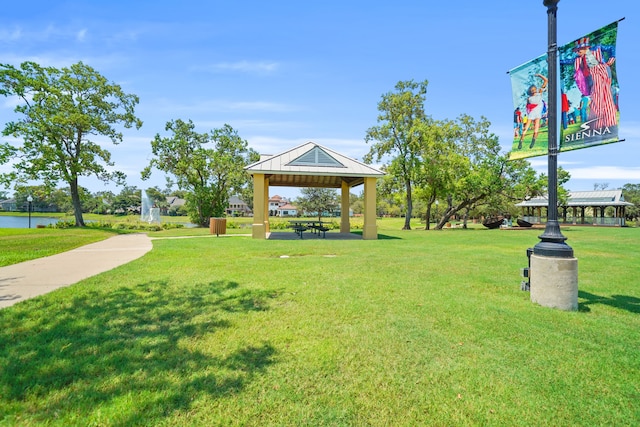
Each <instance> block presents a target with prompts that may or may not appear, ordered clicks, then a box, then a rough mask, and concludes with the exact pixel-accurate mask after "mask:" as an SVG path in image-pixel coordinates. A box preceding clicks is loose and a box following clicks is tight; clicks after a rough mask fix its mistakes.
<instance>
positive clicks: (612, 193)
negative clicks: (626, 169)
mask: <svg viewBox="0 0 640 427" xmlns="http://www.w3.org/2000/svg"><path fill="white" fill-rule="evenodd" d="M548 205H549V199H548V197H547V196H543V197H534V198H532V199H529V200H525V201H523V202H520V203H518V204H516V206H519V207H544V206H548ZM566 206H575V207H580V206H633V203H629V202H625V201H624V197H623V196H622V190H600V191H571V192H569V197H568V200H567V204H566Z"/></svg>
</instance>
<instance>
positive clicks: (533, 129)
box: [509, 54, 549, 160]
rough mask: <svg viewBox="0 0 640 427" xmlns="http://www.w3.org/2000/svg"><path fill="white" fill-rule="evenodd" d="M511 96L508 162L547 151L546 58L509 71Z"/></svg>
mask: <svg viewBox="0 0 640 427" xmlns="http://www.w3.org/2000/svg"><path fill="white" fill-rule="evenodd" d="M509 75H510V76H511V89H512V95H513V108H514V111H513V144H512V147H511V152H510V153H509V160H514V159H524V158H526V157H535V156H543V155H546V154H547V152H548V147H549V145H548V143H549V138H548V128H547V124H548V123H547V121H548V118H547V111H548V109H547V102H548V101H547V96H548V95H547V86H548V83H547V75H548V65H547V55H546V54H545V55H541V56H539V57H537V58H536V59H533V60H531V61H529V62H527V63H525V64H522V65H520V66H519V67H516V68H514V69H513V70H511V71H509Z"/></svg>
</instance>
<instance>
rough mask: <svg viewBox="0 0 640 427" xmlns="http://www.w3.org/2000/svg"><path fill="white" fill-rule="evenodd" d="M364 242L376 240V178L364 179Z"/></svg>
mask: <svg viewBox="0 0 640 427" xmlns="http://www.w3.org/2000/svg"><path fill="white" fill-rule="evenodd" d="M362 238H363V239H364V240H375V239H377V238H378V226H377V225H376V178H370V177H367V178H365V179H364V228H363V230H362Z"/></svg>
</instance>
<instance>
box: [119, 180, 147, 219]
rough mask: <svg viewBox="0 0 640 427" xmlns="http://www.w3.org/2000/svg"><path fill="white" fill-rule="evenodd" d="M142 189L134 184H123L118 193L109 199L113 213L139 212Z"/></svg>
mask: <svg viewBox="0 0 640 427" xmlns="http://www.w3.org/2000/svg"><path fill="white" fill-rule="evenodd" d="M141 196H142V191H141V190H139V189H137V188H136V187H134V186H128V185H127V186H125V187H124V188H123V189H122V190H120V194H118V195H117V196H115V197H114V198H113V200H112V201H111V208H112V209H113V212H114V213H115V214H121V215H126V214H136V213H140V209H141V206H142V200H141Z"/></svg>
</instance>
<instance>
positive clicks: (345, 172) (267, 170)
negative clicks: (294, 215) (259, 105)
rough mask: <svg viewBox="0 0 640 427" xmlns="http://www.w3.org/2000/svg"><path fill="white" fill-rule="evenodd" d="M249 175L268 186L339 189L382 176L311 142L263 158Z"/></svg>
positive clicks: (250, 166) (379, 172) (249, 168)
mask: <svg viewBox="0 0 640 427" xmlns="http://www.w3.org/2000/svg"><path fill="white" fill-rule="evenodd" d="M245 169H246V170H247V171H249V172H250V173H251V174H252V175H253V174H255V173H259V174H264V175H265V176H266V177H267V178H269V186H280V187H323V188H340V187H341V186H342V181H345V182H347V183H348V184H349V187H353V186H356V185H360V184H362V183H363V182H364V178H367V177H382V176H384V172H382V171H380V170H378V169H375V168H372V167H371V166H369V165H365V164H364V163H361V162H359V161H357V160H354V159H351V158H349V157H346V156H343V155H342V154H340V153H338V152H336V151H333V150H331V149H329V148H326V147H322V146H320V145H318V144H316V143H314V142H307V143H306V144H302V145H300V146H298V147H295V148H292V149H290V150H287V151H285V152H283V153H280V154H277V155H274V156H265V155H263V156H262V158H261V159H260V160H259V161H257V162H255V163H253V164H251V165H249V166H247V167H246V168H245Z"/></svg>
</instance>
